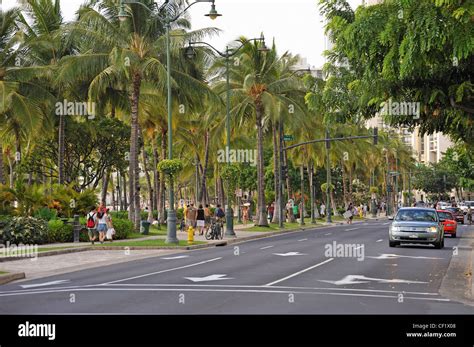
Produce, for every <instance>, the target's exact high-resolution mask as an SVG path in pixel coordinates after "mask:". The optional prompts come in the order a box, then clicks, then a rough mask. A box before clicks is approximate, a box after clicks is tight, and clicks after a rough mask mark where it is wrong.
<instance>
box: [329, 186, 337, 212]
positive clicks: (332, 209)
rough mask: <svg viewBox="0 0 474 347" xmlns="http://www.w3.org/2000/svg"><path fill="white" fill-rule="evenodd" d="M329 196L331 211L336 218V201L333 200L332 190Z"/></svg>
mask: <svg viewBox="0 0 474 347" xmlns="http://www.w3.org/2000/svg"><path fill="white" fill-rule="evenodd" d="M330 196H331V211H332V214H333V215H334V216H337V215H338V214H339V213H338V212H337V208H336V200H335V199H334V189H331V190H330Z"/></svg>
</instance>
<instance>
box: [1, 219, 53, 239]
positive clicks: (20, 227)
mask: <svg viewBox="0 0 474 347" xmlns="http://www.w3.org/2000/svg"><path fill="white" fill-rule="evenodd" d="M47 240H48V225H47V223H46V222H45V221H43V220H41V219H36V218H33V217H13V218H12V219H10V220H8V221H7V222H6V223H4V225H3V226H1V225H0V243H2V244H5V243H6V242H10V243H11V244H16V245H17V244H20V243H22V244H43V243H46V242H47Z"/></svg>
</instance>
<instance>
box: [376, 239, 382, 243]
mask: <svg viewBox="0 0 474 347" xmlns="http://www.w3.org/2000/svg"><path fill="white" fill-rule="evenodd" d="M382 241H383V239H380V240H377V241H375V242H382Z"/></svg>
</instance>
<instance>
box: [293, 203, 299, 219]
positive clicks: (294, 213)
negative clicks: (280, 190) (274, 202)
mask: <svg viewBox="0 0 474 347" xmlns="http://www.w3.org/2000/svg"><path fill="white" fill-rule="evenodd" d="M293 216H294V217H295V219H297V218H298V205H297V204H294V205H293Z"/></svg>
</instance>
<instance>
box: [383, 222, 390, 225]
mask: <svg viewBox="0 0 474 347" xmlns="http://www.w3.org/2000/svg"><path fill="white" fill-rule="evenodd" d="M390 223H392V222H387V223H383V225H387V224H390Z"/></svg>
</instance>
